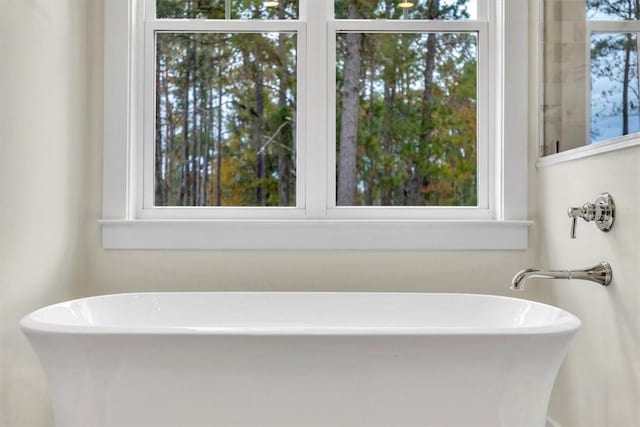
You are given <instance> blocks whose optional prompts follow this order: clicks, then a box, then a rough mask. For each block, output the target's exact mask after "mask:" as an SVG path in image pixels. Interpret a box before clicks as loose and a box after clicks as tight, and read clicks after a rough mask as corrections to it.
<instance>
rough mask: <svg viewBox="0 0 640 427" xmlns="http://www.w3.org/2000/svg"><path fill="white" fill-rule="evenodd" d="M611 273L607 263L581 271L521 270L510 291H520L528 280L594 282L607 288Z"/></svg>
mask: <svg viewBox="0 0 640 427" xmlns="http://www.w3.org/2000/svg"><path fill="white" fill-rule="evenodd" d="M612 276H613V273H612V271H611V266H610V265H609V263H608V262H605V261H603V262H601V263H600V264H598V265H595V266H593V267H590V268H585V269H583V270H548V271H545V270H540V269H537V268H528V269H526V270H522V271H521V272H519V273H518V274H516V275H515V276H514V277H513V280H511V289H513V290H516V291H517V290H522V289H524V284H525V282H526V281H527V280H529V279H568V280H571V279H580V280H588V281H591V282H596V283H598V284H599V285H602V286H609V285H610V284H611V278H612Z"/></svg>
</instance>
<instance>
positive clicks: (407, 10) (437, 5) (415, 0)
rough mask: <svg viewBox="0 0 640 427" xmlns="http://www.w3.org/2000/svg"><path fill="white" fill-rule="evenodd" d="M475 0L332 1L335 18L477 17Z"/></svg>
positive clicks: (476, 2) (445, 18)
mask: <svg viewBox="0 0 640 427" xmlns="http://www.w3.org/2000/svg"><path fill="white" fill-rule="evenodd" d="M477 8H478V0H335V15H336V18H338V19H442V20H459V19H478V10H477Z"/></svg>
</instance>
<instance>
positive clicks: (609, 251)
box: [535, 147, 640, 427]
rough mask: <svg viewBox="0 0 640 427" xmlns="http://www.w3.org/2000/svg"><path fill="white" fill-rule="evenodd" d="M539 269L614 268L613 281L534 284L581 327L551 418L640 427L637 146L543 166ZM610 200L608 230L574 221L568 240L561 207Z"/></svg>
mask: <svg viewBox="0 0 640 427" xmlns="http://www.w3.org/2000/svg"><path fill="white" fill-rule="evenodd" d="M538 184H539V188H540V191H539V193H538V194H539V201H538V203H539V206H540V219H539V223H540V239H541V240H540V248H541V264H542V265H544V266H547V267H550V268H571V267H585V266H589V265H592V264H596V263H598V262H600V261H601V260H605V261H608V262H610V263H611V266H612V268H613V274H614V275H613V277H614V279H613V283H612V285H611V287H610V288H608V289H607V288H602V287H600V286H597V285H592V284H590V283H587V282H579V281H575V282H554V283H552V282H538V283H536V284H535V286H538V287H540V288H545V289H543V290H544V292H545V294H546V296H544V297H543V298H542V299H543V300H544V301H546V302H548V303H550V304H554V305H557V306H559V307H562V308H565V309H567V310H569V311H571V312H573V313H574V314H576V315H577V316H578V317H580V319H582V322H583V326H582V330H581V332H580V333H579V334H578V336H577V338H576V340H575V342H574V343H573V345H572V346H571V349H570V351H569V354H568V356H567V359H566V361H565V363H564V365H563V367H562V369H561V372H560V376H559V378H558V380H557V382H556V386H555V389H554V393H553V397H552V400H551V406H550V412H549V413H550V415H551V417H552V418H554V419H555V420H556V421H558V422H559V424H560V425H561V426H563V427H605V426H607V427H636V426H640V286H639V282H638V277H640V222H639V221H638V212H640V147H634V148H629V149H625V150H621V151H617V152H613V153H608V154H604V155H600V156H597V157H592V158H587V159H581V160H576V161H572V162H569V163H564V164H558V165H553V166H548V167H545V168H542V169H540V170H539V172H538ZM603 191H608V192H610V193H611V194H612V196H613V197H614V200H615V202H616V207H617V217H616V223H615V226H614V228H613V230H611V232H609V233H603V232H601V231H600V230H598V229H597V228H596V227H595V225H594V224H593V223H591V224H587V223H584V222H583V221H580V223H578V230H577V238H576V239H575V240H571V239H569V237H568V233H569V219H568V218H567V215H566V207H568V206H581V205H582V204H583V203H584V202H586V201H593V200H594V199H595V197H596V196H597V195H598V194H599V193H600V192H603Z"/></svg>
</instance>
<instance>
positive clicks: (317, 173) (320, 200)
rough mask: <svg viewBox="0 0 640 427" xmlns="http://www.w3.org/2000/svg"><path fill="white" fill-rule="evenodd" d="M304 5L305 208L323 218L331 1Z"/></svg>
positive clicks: (309, 214) (308, 0)
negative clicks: (328, 24) (328, 23)
mask: <svg viewBox="0 0 640 427" xmlns="http://www.w3.org/2000/svg"><path fill="white" fill-rule="evenodd" d="M301 2H304V3H305V8H304V10H305V12H306V17H307V45H306V51H307V52H309V53H310V54H309V55H307V56H306V64H305V67H306V75H305V78H306V81H307V84H306V87H304V88H301V90H302V91H304V93H305V94H306V103H305V105H304V107H303V108H302V109H301V111H300V118H301V120H304V122H305V124H306V126H305V127H306V137H305V149H306V159H305V164H304V170H305V171H306V174H305V176H304V179H305V183H306V186H305V189H306V191H305V194H306V199H305V208H306V216H307V217H308V218H323V217H325V216H326V212H327V199H328V197H327V192H328V185H327V179H326V177H327V176H328V173H329V171H328V168H327V155H328V146H327V137H328V132H327V128H328V126H327V111H328V108H327V103H328V102H327V101H328V97H329V96H333V95H331V94H328V91H327V84H328V79H327V73H328V70H329V68H328V67H333V66H334V65H333V64H328V63H327V62H328V61H327V58H328V49H327V40H328V35H327V21H328V19H329V16H330V12H331V6H332V2H329V1H317V0H301Z"/></svg>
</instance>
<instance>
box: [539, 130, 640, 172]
mask: <svg viewBox="0 0 640 427" xmlns="http://www.w3.org/2000/svg"><path fill="white" fill-rule="evenodd" d="M639 145H640V137H639V136H638V134H637V133H634V134H632V135H627V136H622V137H620V138H614V139H611V140H608V141H602V142H596V143H594V144H589V145H585V146H583V147H578V148H574V149H572V150H567V151H563V152H561V153H557V154H550V155H547V156H544V157H541V158H540V159H539V160H538V161H537V162H536V167H537V168H538V169H541V168H544V167H547V166H552V165H557V164H560V163H566V162H570V161H573V160H578V159H584V158H586V157H593V156H597V155H599V154H605V153H610V152H612V151H618V150H623V149H625V148H630V147H637V146H639Z"/></svg>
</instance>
